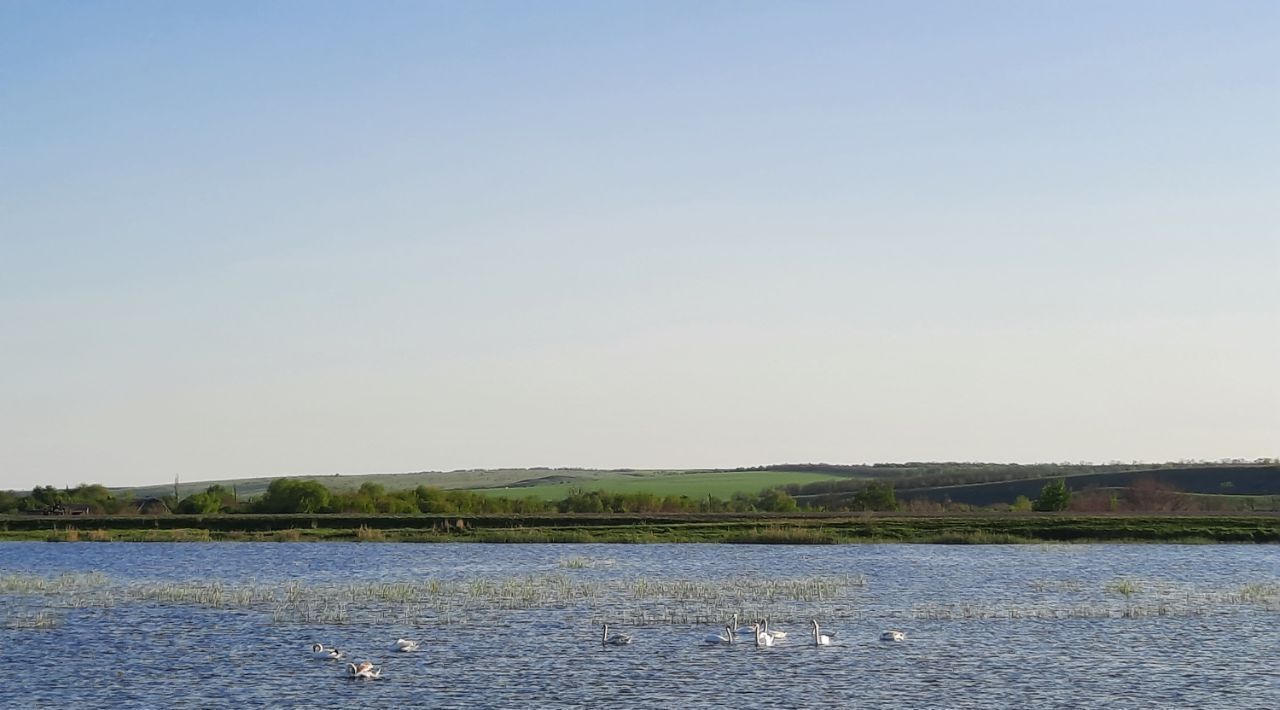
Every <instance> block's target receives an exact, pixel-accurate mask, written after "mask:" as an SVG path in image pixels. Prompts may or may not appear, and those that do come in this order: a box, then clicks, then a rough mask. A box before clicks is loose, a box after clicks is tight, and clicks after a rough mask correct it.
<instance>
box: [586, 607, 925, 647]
mask: <svg viewBox="0 0 1280 710" xmlns="http://www.w3.org/2000/svg"><path fill="white" fill-rule="evenodd" d="M809 626H810V631H811V632H812V634H813V645H814V646H831V645H832V644H834V643H835V634H834V633H830V634H824V633H822V627H821V626H820V625H819V624H818V620H817V619H810V620H809ZM608 628H609V627H608V625H607V624H606V625H605V640H604V643H605V644H609V645H615V646H616V645H621V644H624V643H631V637H630V636H624V635H621V634H619V635H618V636H614V637H610V636H609V635H608V634H609V631H608ZM739 634H742V635H750V636H751V637H752V638H754V639H755V643H756V646H757V647H766V648H767V647H771V646H773V644H774V643H775V642H777V641H781V640H782V639H785V638H786V637H787V632H785V631H779V630H777V629H770V628H769V620H768V619H761V620H759V621H757V622H756V623H754V624H751V625H748V626H738V615H737V614H734V615H733V620H732V621H731V622H729V623H728V624H727V625H725V627H724V633H723V634H719V633H710V634H707V635H706V636H704V637H702V642H703V643H704V644H706V645H708V646H732V645H733V644H734V643H736V642H737V639H738V635H739ZM614 638H623V639H626V640H625V641H621V642H617V641H614V640H613V639H614ZM880 640H881V641H889V642H894V643H896V642H900V641H906V640H907V634H906V632H904V631H900V630H898V629H889V630H887V631H884V632H883V633H881V634H880Z"/></svg>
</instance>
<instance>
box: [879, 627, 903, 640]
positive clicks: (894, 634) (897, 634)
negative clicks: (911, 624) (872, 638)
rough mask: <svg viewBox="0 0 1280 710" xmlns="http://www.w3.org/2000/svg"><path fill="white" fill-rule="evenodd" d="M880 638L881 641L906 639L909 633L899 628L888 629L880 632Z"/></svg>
mask: <svg viewBox="0 0 1280 710" xmlns="http://www.w3.org/2000/svg"><path fill="white" fill-rule="evenodd" d="M880 640H881V641H906V640H907V634H906V633H905V632H902V631H898V630H897V629H889V630H888V631H886V632H884V633H882V634H880Z"/></svg>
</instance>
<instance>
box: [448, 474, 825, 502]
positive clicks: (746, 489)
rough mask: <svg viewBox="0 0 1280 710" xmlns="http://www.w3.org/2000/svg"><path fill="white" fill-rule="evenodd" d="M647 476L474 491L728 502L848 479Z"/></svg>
mask: <svg viewBox="0 0 1280 710" xmlns="http://www.w3.org/2000/svg"><path fill="white" fill-rule="evenodd" d="M644 473H645V474H646V475H633V476H612V477H600V478H594V479H587V478H579V479H575V480H572V481H561V482H551V481H547V482H541V483H538V484H537V485H528V486H507V487H503V488H474V489H471V490H473V491H474V492H476V493H482V494H484V495H492V496H503V497H507V498H527V497H534V498H537V499H539V500H562V499H563V498H564V497H565V496H567V495H569V494H570V493H573V492H574V491H577V490H582V491H601V492H605V493H652V494H654V495H658V496H664V497H665V496H669V495H673V496H688V497H690V498H705V497H706V496H709V495H710V496H715V497H716V498H721V499H728V498H731V497H732V496H733V495H734V494H735V493H747V494H751V495H755V494H757V493H759V492H760V491H762V490H764V489H766V488H773V487H775V486H785V485H788V484H797V485H803V484H806V483H817V482H819V481H830V480H848V477H847V476H835V475H831V474H825V473H797V472H793V471H733V472H724V473H710V472H691V473H685V472H661V473H655V472H644Z"/></svg>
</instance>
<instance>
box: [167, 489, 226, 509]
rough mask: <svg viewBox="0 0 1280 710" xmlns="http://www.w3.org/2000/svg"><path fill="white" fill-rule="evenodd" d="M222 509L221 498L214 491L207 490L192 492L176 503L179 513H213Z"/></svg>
mask: <svg viewBox="0 0 1280 710" xmlns="http://www.w3.org/2000/svg"><path fill="white" fill-rule="evenodd" d="M221 510H222V498H221V497H220V496H218V495H217V494H216V493H210V492H208V491H206V492H204V493H193V494H191V495H189V496H187V497H186V498H183V499H182V502H181V503H179V504H178V510H177V512H179V513H190V514H195V515H213V514H214V513H217V512H220V511H221Z"/></svg>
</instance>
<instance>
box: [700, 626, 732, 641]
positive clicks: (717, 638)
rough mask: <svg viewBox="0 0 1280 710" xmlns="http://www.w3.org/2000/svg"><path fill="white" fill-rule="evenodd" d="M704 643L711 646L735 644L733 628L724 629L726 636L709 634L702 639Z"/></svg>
mask: <svg viewBox="0 0 1280 710" xmlns="http://www.w3.org/2000/svg"><path fill="white" fill-rule="evenodd" d="M702 642H703V643H705V644H707V645H710V646H730V645H732V644H733V627H732V626H726V627H724V636H721V635H720V634H707V635H706V636H703V637H702Z"/></svg>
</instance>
